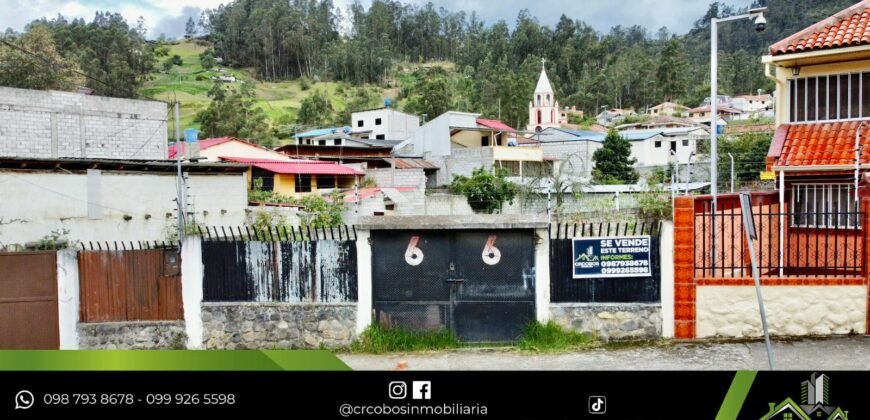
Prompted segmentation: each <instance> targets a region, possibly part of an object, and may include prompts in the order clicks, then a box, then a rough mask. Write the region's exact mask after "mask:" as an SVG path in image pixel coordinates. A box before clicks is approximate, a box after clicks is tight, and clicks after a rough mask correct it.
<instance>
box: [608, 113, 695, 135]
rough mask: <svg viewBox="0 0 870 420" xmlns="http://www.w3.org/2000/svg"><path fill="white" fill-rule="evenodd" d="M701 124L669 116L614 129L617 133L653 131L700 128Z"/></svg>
mask: <svg viewBox="0 0 870 420" xmlns="http://www.w3.org/2000/svg"><path fill="white" fill-rule="evenodd" d="M701 126H702V124H701V123H698V122H696V121H694V120H690V119H688V118H678V117H672V116H669V115H659V116H657V117H655V118H653V119H652V120H649V121H644V122H638V123H632V124H622V125H618V126H616V129H617V130H619V131H625V130H653V129H665V128H686V127H701Z"/></svg>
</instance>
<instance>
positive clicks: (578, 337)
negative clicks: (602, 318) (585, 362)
mask: <svg viewBox="0 0 870 420" xmlns="http://www.w3.org/2000/svg"><path fill="white" fill-rule="evenodd" d="M594 343H595V340H594V338H593V337H592V334H589V333H578V332H576V331H566V330H565V329H564V328H562V327H561V326H559V324H556V323H555V322H553V321H550V322H548V323H546V324H541V323H540V322H533V323H531V324H529V325H528V326H527V327H526V330H525V332H524V333H523V338H522V339H521V340H520V342H519V343H518V344H517V347H519V348H520V350H527V351H557V350H568V349H572V348H577V347H588V346H590V345H592V344H594Z"/></svg>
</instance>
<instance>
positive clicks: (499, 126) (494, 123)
mask: <svg viewBox="0 0 870 420" xmlns="http://www.w3.org/2000/svg"><path fill="white" fill-rule="evenodd" d="M477 124H478V125H482V126H484V127H486V128H491V129H493V130H498V131H516V130H514V129H513V128H511V126H509V125H507V124H505V123H503V122H501V121H499V120H485V119H483V118H478V119H477Z"/></svg>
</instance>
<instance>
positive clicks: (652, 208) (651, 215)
mask: <svg viewBox="0 0 870 420" xmlns="http://www.w3.org/2000/svg"><path fill="white" fill-rule="evenodd" d="M636 203H637V208H638V215H639V216H640V217H641V218H644V219H648V220H670V219H671V217H672V216H673V210H674V207H673V202H672V201H671V194H670V193H669V192H668V191H666V190H665V189H664V188H663V187H662V185H661V184H650V185H649V186H648V187H647V189H646V191H643V192H641V193H638V195H637V198H636Z"/></svg>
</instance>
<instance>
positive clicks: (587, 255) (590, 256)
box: [574, 246, 598, 262]
mask: <svg viewBox="0 0 870 420" xmlns="http://www.w3.org/2000/svg"><path fill="white" fill-rule="evenodd" d="M595 261H598V256H597V255H595V250H594V249H592V246H589V247H587V248H586V252H584V253H582V254H580V255H578V256H577V260H576V261H574V262H595Z"/></svg>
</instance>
